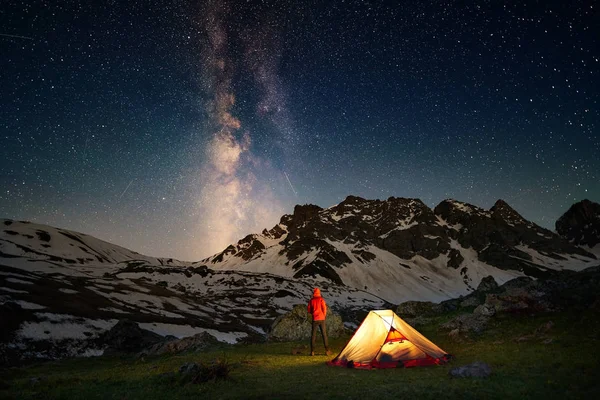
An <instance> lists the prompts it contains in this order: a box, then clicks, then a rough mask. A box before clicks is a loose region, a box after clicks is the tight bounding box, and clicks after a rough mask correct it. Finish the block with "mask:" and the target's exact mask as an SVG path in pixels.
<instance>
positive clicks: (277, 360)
mask: <svg viewBox="0 0 600 400" xmlns="http://www.w3.org/2000/svg"><path fill="white" fill-rule="evenodd" d="M446 318H447V317H446ZM440 321H441V318H440V320H438V321H436V322H435V323H432V324H431V325H428V326H425V327H423V328H421V329H420V331H421V332H422V333H423V334H425V335H426V336H427V337H428V338H430V339H431V340H432V341H433V342H435V343H436V344H437V345H438V346H440V347H441V348H443V349H444V350H446V351H447V352H449V353H451V354H453V355H454V356H455V357H456V358H455V359H454V360H453V361H452V362H451V363H450V364H448V365H445V366H435V367H421V368H409V369H388V370H355V369H347V368H340V367H329V366H327V365H325V362H326V361H327V360H328V359H330V358H332V357H333V356H332V357H327V356H325V355H324V351H323V349H321V352H320V354H321V355H319V354H317V356H314V357H310V356H309V355H308V352H309V350H308V348H306V349H305V350H304V351H303V354H292V352H293V349H296V348H298V347H300V346H302V345H306V343H265V344H252V345H236V346H224V347H222V348H218V349H214V350H211V351H207V352H202V353H188V354H180V355H174V356H164V357H159V358H146V359H134V358H108V357H107V358H104V357H98V358H89V359H72V360H63V361H58V362H47V363H40V364H36V365H30V366H27V367H22V368H11V369H6V370H2V371H0V398H2V399H4V398H6V399H40V398H43V399H85V400H89V399H144V400H152V399H167V398H168V399H188V398H209V399H213V398H215V399H216V398H218V399H309V398H322V399H366V398H367V399H383V398H419V399H447V398H461V399H483V398H485V399H507V398H511V399H559V398H560V399H564V398H569V399H571V398H590V399H591V398H600V368H599V367H600V365H599V359H598V354H599V353H600V352H599V351H598V345H599V344H600V343H599V342H600V321H599V318H598V315H597V314H594V313H592V312H591V311H586V312H568V313H567V312H565V313H561V314H547V315H536V316H530V315H520V316H512V315H510V316H507V315H504V316H498V317H497V318H495V319H494V320H493V322H492V323H491V324H490V326H489V328H488V330H486V332H485V333H483V334H482V335H480V336H477V337H471V338H469V339H467V340H464V341H461V342H456V341H453V340H452V339H451V338H449V337H448V335H447V333H446V332H441V331H439V330H438V329H437V326H438V325H439V322H440ZM549 321H551V322H552V323H553V325H552V327H551V328H550V329H549V330H547V331H546V332H543V333H537V334H535V332H536V330H538V331H539V329H538V328H539V327H540V326H543V325H544V324H547V323H548V322H549ZM519 338H521V339H520V341H518V340H517V339H519ZM348 339H349V338H348V337H346V338H341V339H336V340H332V343H331V344H332V349H333V350H334V352H338V351H340V350H341V349H342V348H343V347H344V345H345V343H346V341H347V340H348ZM544 342H546V343H544ZM473 361H483V362H486V363H488V364H490V365H491V367H492V370H493V374H492V376H490V377H489V378H485V379H470V378H464V379H458V378H450V377H449V375H448V371H449V370H450V369H451V368H452V367H455V366H460V365H465V364H468V363H471V362H473ZM190 362H195V363H198V364H202V365H204V366H210V365H213V366H214V365H219V366H221V367H223V368H226V369H227V370H226V371H225V375H226V377H225V378H224V379H220V378H223V377H222V376H220V377H219V379H209V380H208V381H204V379H203V380H202V382H200V383H190V381H189V380H185V379H181V375H179V373H178V370H179V368H180V367H181V366H182V365H183V364H185V363H190ZM207 376H210V375H207Z"/></svg>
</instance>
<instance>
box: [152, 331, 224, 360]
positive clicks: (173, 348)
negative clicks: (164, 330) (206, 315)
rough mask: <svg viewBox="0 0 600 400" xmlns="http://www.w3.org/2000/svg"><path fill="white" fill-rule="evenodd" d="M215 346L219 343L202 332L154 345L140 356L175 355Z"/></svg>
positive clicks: (211, 336)
mask: <svg viewBox="0 0 600 400" xmlns="http://www.w3.org/2000/svg"><path fill="white" fill-rule="evenodd" d="M217 344H219V341H218V340H217V339H216V338H215V337H214V336H213V335H211V334H209V333H207V332H202V333H198V334H196V335H194V336H189V337H184V338H182V339H175V340H170V341H165V342H159V343H156V344H154V345H151V346H150V347H148V348H146V349H144V350H142V352H141V353H140V356H158V355H162V354H176V353H182V352H184V351H203V350H206V349H208V348H209V347H212V346H214V345H217Z"/></svg>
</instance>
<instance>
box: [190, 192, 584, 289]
mask: <svg viewBox="0 0 600 400" xmlns="http://www.w3.org/2000/svg"><path fill="white" fill-rule="evenodd" d="M595 259H596V256H595V255H594V254H593V253H591V252H588V251H587V250H585V249H583V248H581V247H578V246H576V245H575V244H573V243H570V242H569V241H567V240H565V239H564V238H562V237H560V236H559V235H557V234H556V233H554V232H552V231H550V230H548V229H545V228H542V227H540V226H538V225H536V224H535V223H533V222H531V221H528V220H526V219H525V218H524V217H523V216H521V215H520V214H519V213H518V212H517V211H516V210H514V209H513V208H512V207H511V206H510V205H509V204H508V203H507V202H505V201H504V200H498V201H496V203H495V204H494V205H493V206H492V207H491V208H490V209H489V210H485V209H483V208H480V207H477V206H475V205H472V204H468V203H464V202H460V201H457V200H454V199H446V200H443V201H442V202H440V203H439V204H438V205H437V206H436V207H434V208H433V209H431V208H429V207H428V206H427V205H425V204H424V203H423V202H422V201H421V200H419V199H410V198H397V197H390V198H388V199H387V200H366V199H363V198H361V197H358V196H348V197H347V198H346V199H344V200H343V201H342V202H341V203H339V204H336V205H334V206H332V207H329V208H325V209H324V208H321V207H319V206H316V205H310V204H309V205H297V206H296V207H294V212H293V214H286V215H284V216H282V217H281V219H280V222H279V223H278V224H277V225H275V226H274V227H273V228H272V229H270V230H266V229H265V230H263V231H262V233H260V234H252V235H248V236H246V237H245V238H244V239H242V240H240V241H239V242H238V243H236V244H232V245H230V246H228V247H227V248H226V249H225V250H224V251H223V252H221V253H218V254H216V255H214V256H211V257H208V258H206V259H204V260H202V262H203V263H206V264H207V265H209V266H210V267H211V268H215V269H234V270H248V271H255V272H268V271H271V272H273V273H276V274H279V275H283V276H290V277H296V278H300V277H312V278H315V279H323V280H327V281H331V282H334V283H336V284H343V285H347V286H350V287H355V288H361V289H364V288H365V287H366V288H367V289H366V290H369V288H373V287H377V286H379V285H383V286H386V285H387V286H388V287H387V288H386V289H385V290H379V291H374V292H373V293H376V294H378V295H381V296H382V297H384V298H387V299H389V300H390V301H402V300H404V299H405V297H406V296H403V295H402V294H401V293H397V292H398V290H401V291H402V290H403V293H411V295H416V293H415V292H414V291H413V290H411V289H410V288H409V290H406V289H407V286H409V285H408V282H405V283H402V280H404V279H405V278H410V279H409V280H410V281H411V283H412V284H415V285H416V287H420V288H421V289H425V290H423V291H421V290H419V291H420V292H422V293H428V296H433V298H434V300H441V299H442V298H444V297H446V296H450V297H452V296H458V295H461V294H466V293H467V292H468V291H471V290H473V289H474V287H476V286H477V284H478V283H479V281H480V280H481V278H483V276H487V275H484V274H489V275H493V276H494V277H495V278H496V279H497V280H499V282H504V281H506V280H507V279H511V278H514V277H518V276H524V275H529V276H533V277H539V276H542V275H544V274H548V273H551V272H552V271H553V270H554V271H558V270H562V269H564V268H567V269H575V270H578V269H582V268H585V267H586V266H587V265H588V264H589V262H591V261H592V260H595ZM361 267H362V268H361ZM369 269H374V270H377V271H378V273H379V275H380V276H381V277H383V276H387V275H390V276H391V281H393V282H394V283H395V284H390V285H388V284H387V283H388V282H377V279H374V275H377V273H373V272H372V271H369ZM453 270H454V271H453ZM382 279H384V280H387V278H382ZM419 279H420V280H421V282H419ZM436 280H437V283H434V282H433V281H436ZM363 281H364V282H365V283H366V284H364V283H363ZM415 281H416V282H418V283H419V284H416V282H415ZM444 281H445V282H444ZM449 283H451V284H449ZM394 287H395V288H396V289H398V290H395V289H394ZM395 292H396V293H395ZM434 292H435V293H436V294H437V296H436V295H434Z"/></svg>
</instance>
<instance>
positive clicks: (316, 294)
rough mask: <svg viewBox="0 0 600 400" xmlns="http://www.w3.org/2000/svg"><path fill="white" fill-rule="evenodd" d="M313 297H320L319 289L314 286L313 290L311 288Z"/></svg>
mask: <svg viewBox="0 0 600 400" xmlns="http://www.w3.org/2000/svg"><path fill="white" fill-rule="evenodd" d="M313 297H321V289H319V288H315V290H313Z"/></svg>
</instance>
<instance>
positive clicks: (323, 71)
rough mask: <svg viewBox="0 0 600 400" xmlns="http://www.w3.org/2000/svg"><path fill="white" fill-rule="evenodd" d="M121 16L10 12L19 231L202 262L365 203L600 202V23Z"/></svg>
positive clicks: (528, 17) (402, 6) (551, 17)
mask: <svg viewBox="0 0 600 400" xmlns="http://www.w3.org/2000/svg"><path fill="white" fill-rule="evenodd" d="M56 3H59V4H56ZM116 3H117V4H104V2H102V4H95V3H90V2H84V1H73V2H69V3H68V4H63V2H47V1H41V0H39V1H38V0H33V1H17V0H8V1H5V2H3V3H2V8H3V12H2V13H1V14H0V26H2V29H1V30H0V54H2V56H1V57H0V71H1V73H0V88H2V89H1V90H2V96H0V167H1V170H2V174H0V217H7V218H16V219H25V220H32V221H35V222H39V223H48V224H51V225H55V226H59V227H64V228H69V229H73V230H77V231H81V232H85V233H88V234H92V235H95V236H98V237H100V238H102V239H105V240H109V241H111V242H114V243H117V244H120V245H123V246H125V247H129V248H131V249H133V250H136V251H139V252H141V253H145V254H149V255H158V256H168V257H176V258H181V259H188V260H197V259H201V258H203V257H205V256H208V255H211V254H214V253H216V252H218V251H220V250H222V249H224V248H225V247H226V246H227V245H228V244H230V243H233V242H235V241H237V240H238V239H241V238H242V237H244V236H245V235H247V234H249V233H255V232H260V231H262V229H264V228H271V227H272V226H273V225H274V224H275V223H277V222H278V220H279V217H280V216H281V215H282V214H283V213H290V212H292V210H293V206H294V205H295V204H304V203H313V204H318V205H320V206H322V207H329V206H331V205H333V204H336V203H338V202H340V201H341V200H343V199H344V198H345V197H346V196H347V195H350V194H352V195H358V196H362V197H365V198H370V199H374V198H380V199H385V198H388V197H389V196H397V197H416V198H420V199H422V200H423V201H424V202H425V203H426V204H428V205H429V206H432V207H433V206H435V205H436V204H437V203H438V202H440V201H441V200H443V199H445V198H455V199H459V200H462V201H467V202H470V203H473V204H476V205H478V206H481V207H490V206H491V205H492V204H493V203H494V202H495V200H497V199H498V198H502V199H504V200H506V201H507V202H508V203H509V204H510V205H511V206H513V207H514V208H515V209H516V210H517V211H519V212H520V213H521V214H522V215H523V216H524V217H526V218H528V219H531V220H533V221H534V222H536V223H538V224H540V225H543V226H545V227H549V228H553V224H554V221H555V220H556V219H557V218H558V217H559V216H560V215H561V214H562V213H563V212H564V211H566V209H567V208H568V207H569V206H570V205H571V204H572V203H573V202H575V201H578V200H581V199H583V198H589V199H590V200H593V201H600V184H599V182H600V176H599V175H600V157H598V154H600V138H599V137H600V133H599V132H598V129H599V127H600V104H599V102H600V85H598V83H597V82H598V78H599V75H600V42H599V38H600V24H599V23H598V16H599V10H598V6H597V5H596V4H595V2H589V1H574V2H558V1H556V2H555V1H550V2H530V1H524V2H519V3H518V4H516V3H515V4H503V3H502V2H467V3H465V2H455V1H433V0H431V1H427V0H426V1H402V2H389V3H388V2H381V1H361V2H353V1H350V2H349V1H334V2H323V1H316V0H315V1H306V2H304V1H303V2H292V1H268V0H267V1H252V0H250V1H241V0H230V1H216V0H210V1H201V2H198V1H186V0H182V1H175V2H174V1H167V0H159V1H155V2H152V6H148V5H147V4H145V5H143V4H138V3H137V2H132V3H129V2H127V4H125V3H123V4H121V2H116Z"/></svg>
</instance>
